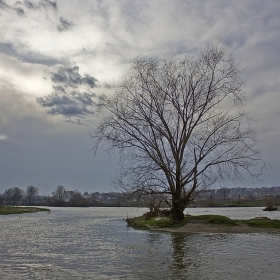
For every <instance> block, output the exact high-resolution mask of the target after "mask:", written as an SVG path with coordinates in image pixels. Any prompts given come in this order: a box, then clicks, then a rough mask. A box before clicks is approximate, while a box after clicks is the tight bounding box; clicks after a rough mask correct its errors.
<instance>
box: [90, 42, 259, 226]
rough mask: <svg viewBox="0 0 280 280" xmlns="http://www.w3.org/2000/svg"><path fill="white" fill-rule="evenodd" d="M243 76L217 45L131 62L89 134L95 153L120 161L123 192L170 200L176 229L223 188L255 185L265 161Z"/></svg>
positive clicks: (236, 65)
mask: <svg viewBox="0 0 280 280" xmlns="http://www.w3.org/2000/svg"><path fill="white" fill-rule="evenodd" d="M241 73H242V70H241V69H240V66H239V65H238V64H237V63H236V61H235V59H234V58H233V57H232V55H230V54H229V53H228V51H227V50H226V49H224V48H219V47H216V46H212V45H207V46H206V47H205V48H204V49H203V50H202V51H201V52H200V54H199V55H198V56H197V57H189V56H187V57H183V58H182V57H170V58H168V59H165V60H159V59H158V58H156V57H145V56H141V57H137V58H136V59H134V60H133V61H132V64H131V69H130V71H129V72H128V74H127V75H126V76H125V77H124V78H123V79H122V80H121V81H120V84H119V86H118V88H117V90H116V93H115V94H114V95H113V96H112V97H110V98H104V99H103V100H102V104H101V105H102V106H101V108H103V110H104V111H103V112H104V114H103V117H102V121H101V123H100V124H99V125H98V126H97V128H96V129H95V130H94V132H93V133H92V137H93V139H94V143H95V144H94V145H95V146H94V149H95V151H96V150H97V148H98V146H100V144H101V143H103V144H104V145H103V147H104V148H105V149H108V150H109V151H118V153H119V154H120V155H121V156H120V160H121V164H122V165H121V167H122V174H121V176H120V178H119V180H118V181H119V183H120V186H122V187H123V188H124V189H126V190H130V191H131V190H134V191H138V190H139V189H140V190H141V189H143V190H145V192H150V193H164V194H167V195H169V196H170V197H171V211H172V218H173V220H175V221H177V220H182V219H184V214H183V211H184V209H185V207H186V206H187V205H188V203H189V202H190V201H191V200H192V199H193V198H194V196H195V195H196V194H197V192H198V191H200V190H202V189H205V188H207V187H208V186H210V185H212V184H214V183H215V182H217V181H218V180H221V181H224V180H226V179H229V180H230V181H239V180H243V179H246V178H247V177H246V175H249V177H251V178H257V177H258V175H259V174H260V173H261V169H262V167H263V161H262V160H261V159H260V158H259V150H258V149H257V147H256V135H255V132H254V131H253V129H251V126H250V120H249V119H248V117H247V115H246V113H245V111H244V106H243V101H244V92H243V84H244V83H243V80H242V79H241V77H240V75H241ZM107 144H109V145H107ZM108 147H109V148H108ZM259 163H261V164H260V165H259Z"/></svg>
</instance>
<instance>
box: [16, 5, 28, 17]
mask: <svg viewBox="0 0 280 280" xmlns="http://www.w3.org/2000/svg"><path fill="white" fill-rule="evenodd" d="M14 10H15V11H16V13H17V14H18V15H19V16H25V12H24V9H23V8H21V7H14Z"/></svg>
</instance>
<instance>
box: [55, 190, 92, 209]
mask: <svg viewBox="0 0 280 280" xmlns="http://www.w3.org/2000/svg"><path fill="white" fill-rule="evenodd" d="M50 200H51V201H50V204H51V205H54V206H89V202H88V200H87V199H85V198H84V197H83V196H82V194H81V193H80V192H79V191H78V190H75V191H67V190H66V189H65V187H64V186H61V185H59V186H57V188H56V189H55V190H54V191H53V192H52V197H51V198H50Z"/></svg>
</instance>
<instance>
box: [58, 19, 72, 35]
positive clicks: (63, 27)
mask: <svg viewBox="0 0 280 280" xmlns="http://www.w3.org/2000/svg"><path fill="white" fill-rule="evenodd" d="M59 22H60V24H59V25H58V26H57V29H58V31H60V32H62V31H68V30H70V29H71V28H72V27H73V25H74V24H73V22H71V21H68V20H67V19H66V18H64V17H60V19H59Z"/></svg>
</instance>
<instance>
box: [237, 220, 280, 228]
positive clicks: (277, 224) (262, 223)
mask: <svg viewBox="0 0 280 280" xmlns="http://www.w3.org/2000/svg"><path fill="white" fill-rule="evenodd" d="M240 222H241V223H244V224H246V225H248V226H250V227H260V228H279V229H280V221H279V220H271V219H269V218H265V217H262V218H254V219H251V220H245V221H240Z"/></svg>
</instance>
